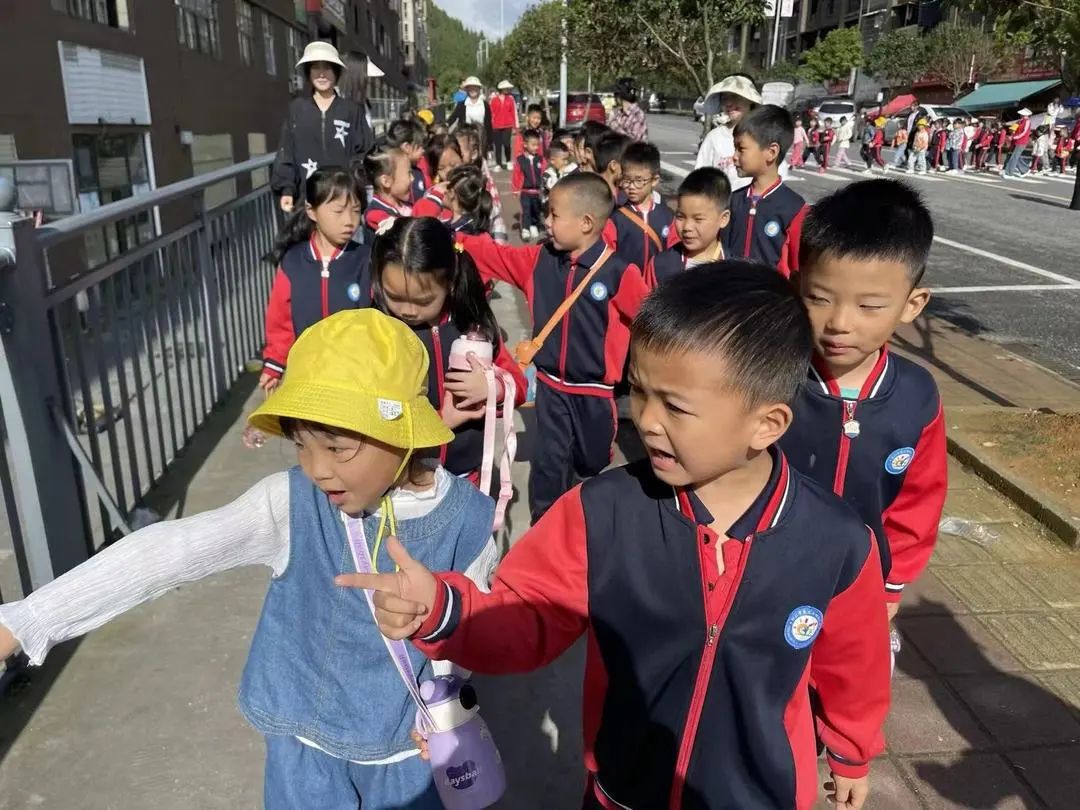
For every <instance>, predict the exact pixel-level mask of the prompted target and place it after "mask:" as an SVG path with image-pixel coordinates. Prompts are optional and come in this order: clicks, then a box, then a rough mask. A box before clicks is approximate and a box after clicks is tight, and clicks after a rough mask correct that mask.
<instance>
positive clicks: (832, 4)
mask: <svg viewBox="0 0 1080 810" xmlns="http://www.w3.org/2000/svg"><path fill="white" fill-rule="evenodd" d="M825 13H826V14H828V15H830V16H831V15H833V14H835V13H836V0H829V4H828V6H827V7H826V9H825Z"/></svg>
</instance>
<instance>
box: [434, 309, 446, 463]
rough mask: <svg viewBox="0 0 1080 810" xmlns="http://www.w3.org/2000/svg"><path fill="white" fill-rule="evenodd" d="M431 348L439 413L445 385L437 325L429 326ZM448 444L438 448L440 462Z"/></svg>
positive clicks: (443, 458)
mask: <svg viewBox="0 0 1080 810" xmlns="http://www.w3.org/2000/svg"><path fill="white" fill-rule="evenodd" d="M431 348H432V349H433V351H432V354H434V355H435V356H434V357H433V358H432V362H433V364H434V365H435V391H436V392H437V394H436V402H438V403H439V404H438V411H439V412H440V413H441V412H442V405H443V400H444V398H445V394H444V393H443V389H444V388H445V387H446V379H445V377H444V376H443V356H442V338H440V337H439V327H438V326H433V327H431ZM448 446H449V445H445V444H444V445H442V446H441V447H440V448H439V463H440V464H445V463H446V449H447V447H448Z"/></svg>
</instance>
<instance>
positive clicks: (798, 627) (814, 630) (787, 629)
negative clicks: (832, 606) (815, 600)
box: [784, 605, 823, 650]
mask: <svg viewBox="0 0 1080 810" xmlns="http://www.w3.org/2000/svg"><path fill="white" fill-rule="evenodd" d="M822 618H823V617H822V615H821V611H820V610H818V609H817V608H816V607H814V606H813V605H800V606H799V607H797V608H795V609H794V610H793V611H791V613H789V614H788V617H787V621H786V622H785V623H784V641H786V642H787V643H788V644H789V645H791V646H792V647H793V648H794V649H796V650H801V649H803V648H804V647H809V646H810V644H811V643H812V642H813V641H814V639H815V638H817V634H818V633H819V632H820V631H821V622H822Z"/></svg>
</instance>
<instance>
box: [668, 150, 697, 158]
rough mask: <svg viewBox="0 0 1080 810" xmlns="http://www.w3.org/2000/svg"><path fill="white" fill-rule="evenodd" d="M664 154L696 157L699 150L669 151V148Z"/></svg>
mask: <svg viewBox="0 0 1080 810" xmlns="http://www.w3.org/2000/svg"><path fill="white" fill-rule="evenodd" d="M664 154H665V155H694V156H695V157H696V156H697V152H668V151H667V150H664Z"/></svg>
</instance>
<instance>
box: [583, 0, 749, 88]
mask: <svg viewBox="0 0 1080 810" xmlns="http://www.w3.org/2000/svg"><path fill="white" fill-rule="evenodd" d="M763 8H764V4H763V3H761V2H760V0H570V23H571V41H572V47H573V53H574V54H575V56H577V57H580V58H583V59H584V60H585V61H586V62H588V63H589V64H591V65H592V66H593V68H594V69H595V70H598V71H600V72H602V73H605V74H608V75H629V76H635V77H641V76H645V75H650V74H651V75H659V74H665V73H666V74H669V75H671V74H674V75H675V76H678V77H680V78H682V80H683V81H684V82H685V83H689V84H690V85H691V86H692V87H693V88H694V89H696V90H697V92H698V93H705V92H706V91H707V90H708V88H709V87H710V86H712V85H713V84H714V83H715V81H716V80H717V79H718V78H720V77H721V75H722V74H721V73H720V71H721V70H727V65H728V60H727V59H726V58H724V57H725V55H726V51H727V48H726V44H727V34H728V30H729V29H730V28H731V27H733V26H735V25H739V24H742V23H754V22H759V21H760V20H761V19H762V13H763Z"/></svg>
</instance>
